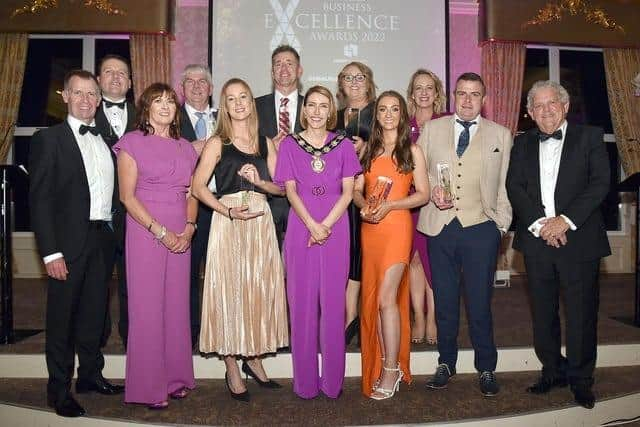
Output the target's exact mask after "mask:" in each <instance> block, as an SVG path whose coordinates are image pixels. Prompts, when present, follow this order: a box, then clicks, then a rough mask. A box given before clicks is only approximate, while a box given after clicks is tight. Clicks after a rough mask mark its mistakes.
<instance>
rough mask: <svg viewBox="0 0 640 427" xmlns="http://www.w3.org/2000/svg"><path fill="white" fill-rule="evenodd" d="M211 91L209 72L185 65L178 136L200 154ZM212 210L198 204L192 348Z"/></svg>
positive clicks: (210, 121) (209, 121)
mask: <svg viewBox="0 0 640 427" xmlns="http://www.w3.org/2000/svg"><path fill="white" fill-rule="evenodd" d="M212 91H213V79H212V76H211V71H209V69H208V68H207V67H205V66H204V65H200V64H191V65H187V66H186V67H185V69H184V71H183V72H182V93H183V94H184V104H183V105H182V107H181V111H180V136H182V137H183V138H185V139H186V140H188V141H191V143H192V144H193V148H194V149H195V150H196V151H197V152H198V154H200V153H201V152H202V149H203V148H204V144H205V143H206V141H207V139H209V138H211V136H212V135H213V131H214V130H215V124H216V116H217V115H216V111H215V110H214V109H213V108H211V105H210V103H209V98H210V97H211V93H212ZM215 185H216V182H215V178H214V177H211V181H210V182H209V189H210V190H211V191H212V192H214V193H215V190H216V188H215ZM211 214H212V210H211V208H209V207H208V206H206V205H204V204H202V203H198V219H197V220H196V222H197V224H196V225H197V226H196V232H195V234H194V235H193V239H192V240H191V290H190V293H191V294H190V310H191V342H192V344H193V345H194V346H195V345H196V342H197V340H198V336H199V335H200V316H201V312H200V270H201V267H202V264H203V263H204V262H205V260H206V258H207V245H208V242H209V229H210V228H211Z"/></svg>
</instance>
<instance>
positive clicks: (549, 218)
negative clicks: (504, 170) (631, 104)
mask: <svg viewBox="0 0 640 427" xmlns="http://www.w3.org/2000/svg"><path fill="white" fill-rule="evenodd" d="M527 110H528V112H529V115H530V116H531V118H533V120H534V121H535V122H536V124H537V125H538V126H537V128H534V129H531V130H529V131H528V132H526V133H524V134H523V135H520V136H518V137H517V138H516V142H515V146H514V148H513V151H512V153H511V164H510V167H509V173H508V177H507V189H508V192H509V199H510V200H511V204H512V205H513V209H514V211H515V213H516V216H517V217H518V221H517V228H516V234H515V238H514V241H513V247H514V248H515V249H517V250H519V251H521V252H522V253H523V254H524V259H525V266H526V269H527V280H528V283H529V290H530V292H531V303H532V306H533V336H534V337H533V340H534V347H535V350H536V355H537V356H538V359H540V362H541V363H542V374H541V376H540V378H539V379H538V381H537V382H536V383H535V384H533V385H532V386H531V387H529V388H527V391H528V392H529V393H533V394H543V393H547V392H549V391H550V390H551V389H552V388H555V387H565V386H566V385H567V384H569V385H570V386H571V391H572V392H573V395H574V398H575V401H576V402H577V403H578V404H579V405H581V406H583V407H585V408H593V406H594V403H595V397H594V395H593V392H592V391H591V386H592V384H593V369H594V367H595V362H596V345H597V339H596V324H597V317H598V285H597V280H598V273H599V266H600V259H601V258H602V257H605V256H608V255H610V254H611V249H610V248H609V242H608V240H607V233H606V229H605V226H604V222H603V220H602V214H601V213H600V205H601V203H602V201H603V200H604V199H605V197H606V195H607V193H608V192H609V181H610V175H609V174H610V172H609V158H608V155H607V151H606V148H605V144H604V142H603V132H602V129H600V128H595V127H591V126H581V125H576V124H572V123H567V120H566V116H567V112H568V111H569V94H568V93H567V91H566V90H565V88H563V87H562V86H561V85H560V84H558V83H555V82H552V81H539V82H536V83H535V84H534V85H533V86H532V87H531V90H530V91H529V94H528V96H527ZM560 292H562V293H563V295H564V299H565V313H566V333H567V338H566V345H567V355H566V357H564V356H562V354H561V353H560V346H561V337H560V319H559V316H558V307H559V294H560Z"/></svg>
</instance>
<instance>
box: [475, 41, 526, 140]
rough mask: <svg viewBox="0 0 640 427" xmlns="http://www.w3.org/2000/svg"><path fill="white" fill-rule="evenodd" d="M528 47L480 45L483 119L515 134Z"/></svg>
mask: <svg viewBox="0 0 640 427" xmlns="http://www.w3.org/2000/svg"><path fill="white" fill-rule="evenodd" d="M526 51H527V47H526V45H525V44H524V43H520V42H495V41H490V42H487V43H485V44H484V45H483V46H482V67H481V69H482V78H483V79H484V82H485V85H486V86H487V99H486V101H485V104H484V116H485V117H486V118H488V119H490V120H493V121H494V122H496V123H499V124H501V125H502V126H504V127H506V128H507V129H510V130H511V132H512V133H513V134H515V132H516V130H517V129H518V115H519V113H520V99H521V97H522V81H523V79H524V65H525V64H524V62H525V57H526Z"/></svg>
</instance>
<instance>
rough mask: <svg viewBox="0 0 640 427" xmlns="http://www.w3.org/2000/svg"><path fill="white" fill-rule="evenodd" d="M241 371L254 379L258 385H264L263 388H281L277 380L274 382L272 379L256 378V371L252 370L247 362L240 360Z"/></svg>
mask: <svg viewBox="0 0 640 427" xmlns="http://www.w3.org/2000/svg"><path fill="white" fill-rule="evenodd" d="M242 372H244V373H245V374H246V375H247V379H248V378H249V377H251V378H253V379H254V380H256V382H257V383H258V385H259V386H260V387H264V388H282V386H281V385H280V384H278V383H277V382H275V381H273V380H267V381H263V380H261V379H260V378H258V376H257V375H256V373H255V372H253V369H251V366H249V364H248V363H247V362H242Z"/></svg>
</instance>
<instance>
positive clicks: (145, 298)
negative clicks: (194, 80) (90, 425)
mask: <svg viewBox="0 0 640 427" xmlns="http://www.w3.org/2000/svg"><path fill="white" fill-rule="evenodd" d="M177 101H178V99H177V95H176V93H175V92H174V91H173V89H171V87H169V86H168V85H166V84H163V83H154V84H152V85H151V86H149V87H148V88H147V89H146V90H145V91H144V93H143V94H142V96H141V97H140V101H139V106H138V108H139V111H140V120H139V123H138V129H139V130H136V131H133V132H129V133H127V134H126V135H124V136H123V137H122V138H121V139H120V141H119V142H118V143H117V144H116V145H114V147H113V150H114V151H115V152H116V153H118V179H119V184H120V196H121V199H122V201H123V203H124V205H125V207H126V208H127V225H126V230H127V232H126V237H125V254H126V271H127V291H128V295H129V340H128V346H127V367H126V373H125V398H124V400H125V402H127V403H144V404H147V405H149V407H150V408H151V409H163V408H166V407H167V406H168V405H169V404H168V398H169V397H171V398H174V399H181V398H184V397H186V395H187V393H188V390H190V389H193V388H194V387H195V381H194V376H193V359H192V356H191V332H190V328H191V327H190V320H189V319H190V318H189V280H190V279H189V277H190V266H191V264H190V259H191V255H190V252H191V251H190V249H189V246H190V243H191V237H192V236H193V233H194V231H195V220H196V214H197V202H196V200H195V199H194V198H193V197H192V196H191V193H190V191H189V186H190V184H191V175H192V174H193V170H194V169H195V165H196V161H197V160H198V155H197V154H196V152H195V150H194V149H193V147H192V146H191V144H190V143H189V142H188V141H187V140H185V139H183V138H180V137H179V123H180V120H179V117H178V112H177Z"/></svg>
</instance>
